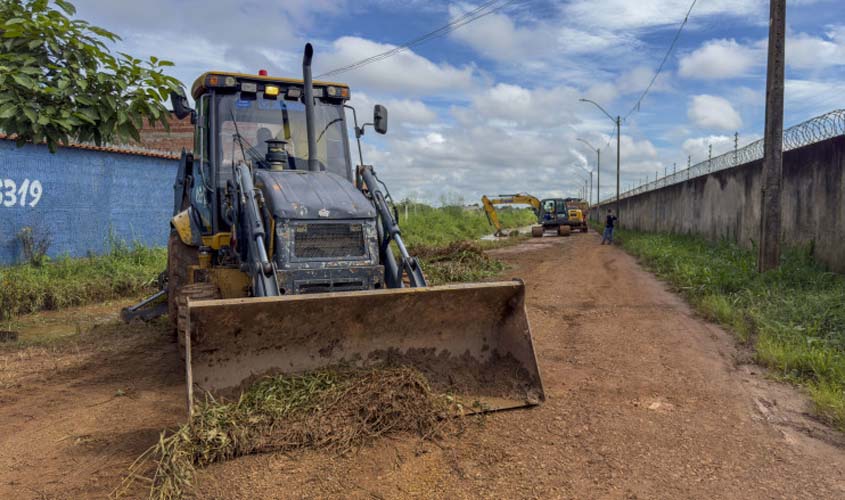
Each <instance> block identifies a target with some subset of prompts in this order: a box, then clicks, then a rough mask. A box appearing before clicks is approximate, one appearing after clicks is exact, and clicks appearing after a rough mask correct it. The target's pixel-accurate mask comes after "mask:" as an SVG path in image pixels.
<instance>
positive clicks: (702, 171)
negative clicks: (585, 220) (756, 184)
mask: <svg viewBox="0 0 845 500" xmlns="http://www.w3.org/2000/svg"><path fill="white" fill-rule="evenodd" d="M839 135H845V109H837V110H834V111H831V112H829V113H825V114H823V115H820V116H816V117H815V118H811V119H809V120H807V121H805V122H802V123H799V124H798V125H794V126H792V127H789V128H788V129H786V130H784V131H783V150H784V151H790V150H793V149H797V148H800V147H803V146H808V145H810V144H815V143H817V142H821V141H824V140H827V139H831V138H833V137H836V136H839ZM763 146H764V141H763V139H758V140H756V141H754V142H752V143H750V144H748V145H746V146H744V147H742V148H738V149H733V150H731V151H728V152H727V153H723V154H721V155H719V156H714V157H712V158H708V159H707V160H704V161H701V162H698V163H696V164H695V165H692V166H691V167H688V168H685V169H683V170H678V171H677V172H674V173H672V174H669V175H666V176H664V177H662V178H659V179H656V180H653V181H650V182H646V183H644V184H642V185H640V186H637V187H635V188H633V189H629V190H627V191H625V192H623V193H620V194H619V198H620V199H622V198H628V197H630V196H636V195H638V194H642V193H646V192H649V191H653V190H655V189H660V188H663V187H666V186H671V185H673V184H678V183H681V182H684V181H687V180H690V179H694V178H696V177H700V176H703V175H707V174H710V173H712V172H717V171H719V170H725V169H728V168H733V167H736V166H739V165H744V164H746V163H751V162H753V161H757V160H760V159H762V158H763ZM615 199H616V197H615V196H609V197H607V198H605V199H603V200H602V201H601V203H607V202H612V201H614V200H615Z"/></svg>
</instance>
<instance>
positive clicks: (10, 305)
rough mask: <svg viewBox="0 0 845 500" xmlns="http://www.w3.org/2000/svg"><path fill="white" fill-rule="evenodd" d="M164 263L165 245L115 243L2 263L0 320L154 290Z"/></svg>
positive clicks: (165, 258)
mask: <svg viewBox="0 0 845 500" xmlns="http://www.w3.org/2000/svg"><path fill="white" fill-rule="evenodd" d="M166 264H167V250H165V249H164V248H147V247H143V246H140V245H136V246H132V247H128V246H126V245H113V246H112V250H111V251H110V252H109V253H108V254H106V255H100V256H91V257H83V258H71V257H60V258H58V259H54V260H50V261H48V262H45V263H44V264H42V265H40V266H33V265H31V264H21V265H16V266H9V267H0V320H8V319H11V318H14V317H16V316H19V315H22V314H28V313H31V312H36V311H42V310H54V309H61V308H65V307H71V306H78V305H84V304H91V303H94V302H102V301H105V300H111V299H115V298H120V297H128V296H135V295H140V294H141V293H145V292H148V291H152V290H153V289H154V288H155V280H156V277H157V276H158V274H159V273H160V272H161V271H163V270H164V268H165V266H166Z"/></svg>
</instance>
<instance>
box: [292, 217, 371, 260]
mask: <svg viewBox="0 0 845 500" xmlns="http://www.w3.org/2000/svg"><path fill="white" fill-rule="evenodd" d="M366 253H367V251H366V247H365V246H364V231H363V226H362V225H361V224H297V225H296V227H295V230H294V240H293V254H294V256H295V257H297V258H300V259H337V258H343V257H363V256H365V255H366Z"/></svg>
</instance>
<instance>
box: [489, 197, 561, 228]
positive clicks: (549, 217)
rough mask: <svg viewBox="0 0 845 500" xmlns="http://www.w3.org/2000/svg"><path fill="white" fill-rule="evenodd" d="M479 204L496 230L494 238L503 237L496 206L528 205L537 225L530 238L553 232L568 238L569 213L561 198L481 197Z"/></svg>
mask: <svg viewBox="0 0 845 500" xmlns="http://www.w3.org/2000/svg"><path fill="white" fill-rule="evenodd" d="M481 203H482V205H484V213H485V214H486V215H487V221H488V222H489V223H490V225H491V226H493V227H494V228H496V232H495V233H494V234H495V235H496V236H504V232H503V231H502V223H501V222H499V214H498V213H497V212H496V205H530V206H531V208H532V209H533V210H534V214H535V215H536V216H537V225H535V226H532V227H531V236H533V237H535V238H537V237H540V236H543V235H544V234H545V233H546V231H554V233H555V234H557V235H558V236H569V234H570V233H571V229H570V227H569V211H568V208H567V205H566V202H565V201H564V200H563V199H562V198H546V199H543V200H541V199H539V198H537V197H536V196H531V195H530V194H527V193H517V194H500V195H498V196H496V197H494V198H490V197H488V196H487V195H483V196H482V197H481Z"/></svg>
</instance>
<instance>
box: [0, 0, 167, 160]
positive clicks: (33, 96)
mask: <svg viewBox="0 0 845 500" xmlns="http://www.w3.org/2000/svg"><path fill="white" fill-rule="evenodd" d="M52 3H54V4H55V5H56V7H58V9H54V8H52V6H51V5H50V2H48V1H47V0H4V1H3V2H0V33H2V34H3V36H2V38H0V130H3V131H5V132H7V133H10V134H11V133H15V134H17V144H18V146H22V145H23V144H25V143H27V142H34V143H40V142H46V143H47V146H48V147H49V148H50V151H53V152H55V150H56V146H57V145H58V144H59V143H62V144H67V143H69V142H72V141H94V142H96V143H97V144H102V143H107V142H127V141H130V140H135V141H140V140H141V136H140V135H139V132H138V131H139V130H140V129H141V126H142V121H143V120H144V119H147V120H149V121H150V122H155V121H159V122H161V124H162V125H163V126H164V128H165V129H168V128H169V126H168V122H167V117H168V116H169V113H168V111H167V107H166V106H165V105H164V103H163V102H162V101H163V100H165V99H167V97H168V95H169V94H170V91H171V90H176V89H177V88H178V86H179V81H178V80H176V79H175V78H172V77H169V76H167V75H165V74H164V72H163V69H164V68H165V67H168V66H173V63H171V62H169V61H163V60H161V59H158V58H156V57H153V56H150V58H149V60H146V61H144V60H141V59H137V58H135V57H132V56H131V55H129V54H124V53H118V55H114V54H112V53H111V51H110V50H109V49H108V47H107V44H112V43H114V42H117V41H119V40H120V37H118V36H117V35H116V34H114V33H112V32H110V31H107V30H105V29H103V28H100V27H97V26H93V25H91V24H88V23H87V22H85V21H82V20H80V19H74V18H73V16H74V15H75V14H76V8H74V6H73V5H72V4H71V3H70V2H68V1H67V0H54V1H53V2H52Z"/></svg>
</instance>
